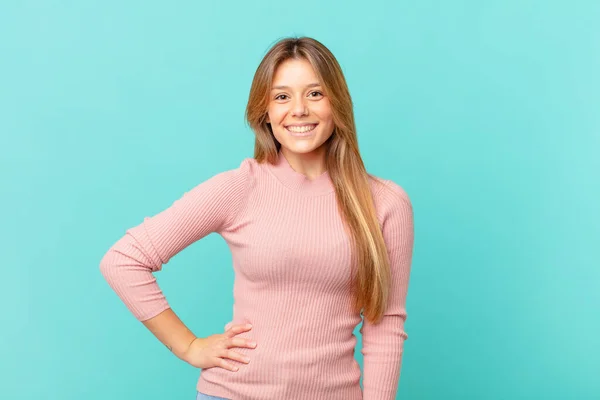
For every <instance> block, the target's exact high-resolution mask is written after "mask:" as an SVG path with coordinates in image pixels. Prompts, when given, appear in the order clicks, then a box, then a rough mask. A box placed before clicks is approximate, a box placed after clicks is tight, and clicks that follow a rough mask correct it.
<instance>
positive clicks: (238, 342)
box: [226, 337, 256, 349]
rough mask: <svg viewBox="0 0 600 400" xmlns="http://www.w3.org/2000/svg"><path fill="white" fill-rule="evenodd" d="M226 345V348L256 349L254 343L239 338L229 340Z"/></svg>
mask: <svg viewBox="0 0 600 400" xmlns="http://www.w3.org/2000/svg"><path fill="white" fill-rule="evenodd" d="M226 345H227V347H248V348H249V349H253V348H255V347H256V342H254V341H252V340H248V339H244V338H240V337H234V338H231V339H229V341H228V342H227V343H226Z"/></svg>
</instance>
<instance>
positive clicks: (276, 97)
mask: <svg viewBox="0 0 600 400" xmlns="http://www.w3.org/2000/svg"><path fill="white" fill-rule="evenodd" d="M281 96H287V95H286V94H280V95H278V96H275V100H280V99H279V98H280V97H281Z"/></svg>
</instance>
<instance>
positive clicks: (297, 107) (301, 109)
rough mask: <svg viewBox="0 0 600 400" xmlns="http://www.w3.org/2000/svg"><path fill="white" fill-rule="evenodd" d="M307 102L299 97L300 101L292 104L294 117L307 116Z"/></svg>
mask: <svg viewBox="0 0 600 400" xmlns="http://www.w3.org/2000/svg"><path fill="white" fill-rule="evenodd" d="M304 101H305V100H304V99H303V98H302V97H299V98H298V100H295V101H294V103H293V104H292V115H293V116H295V117H297V116H300V115H306V114H307V113H308V107H306V103H305V102H304Z"/></svg>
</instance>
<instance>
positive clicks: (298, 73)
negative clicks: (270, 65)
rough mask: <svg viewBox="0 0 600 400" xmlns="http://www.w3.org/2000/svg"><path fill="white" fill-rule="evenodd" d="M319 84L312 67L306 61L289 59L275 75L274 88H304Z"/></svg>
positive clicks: (280, 66) (278, 68) (279, 67)
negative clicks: (313, 83)
mask: <svg viewBox="0 0 600 400" xmlns="http://www.w3.org/2000/svg"><path fill="white" fill-rule="evenodd" d="M312 82H319V80H318V78H317V74H316V73H315V70H314V68H313V67H312V65H311V64H310V63H309V62H308V61H306V60H295V59H289V60H286V61H284V62H282V63H281V64H280V65H279V66H278V67H277V69H276V70H275V74H274V75H273V86H276V85H287V86H303V85H306V84H308V83H312Z"/></svg>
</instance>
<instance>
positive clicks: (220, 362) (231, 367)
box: [217, 358, 240, 372]
mask: <svg viewBox="0 0 600 400" xmlns="http://www.w3.org/2000/svg"><path fill="white" fill-rule="evenodd" d="M217 365H218V366H220V367H221V368H225V369H228V370H229V371H233V372H236V371H238V370H239V369H240V368H239V367H237V366H235V365H233V364H232V363H230V362H227V361H225V360H224V359H222V358H219V359H218V361H217Z"/></svg>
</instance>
